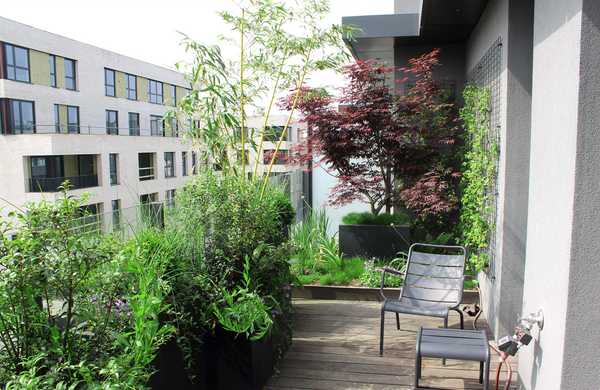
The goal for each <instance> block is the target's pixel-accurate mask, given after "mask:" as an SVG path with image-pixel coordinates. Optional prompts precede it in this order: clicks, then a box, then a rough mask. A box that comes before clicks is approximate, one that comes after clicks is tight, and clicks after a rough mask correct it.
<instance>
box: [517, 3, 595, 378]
mask: <svg viewBox="0 0 600 390" xmlns="http://www.w3.org/2000/svg"><path fill="white" fill-rule="evenodd" d="M581 6H582V1H581V0H536V2H535V18H534V52H533V53H534V54H533V82H532V115H531V124H532V126H531V149H530V151H531V154H530V161H531V162H530V171H529V212H528V227H527V246H526V248H527V249H526V250H527V261H526V264H525V278H524V279H525V288H524V294H523V297H524V298H523V311H524V312H525V313H529V312H535V311H537V310H539V309H543V311H544V315H545V320H546V323H545V326H544V330H543V331H541V332H539V333H538V332H534V336H535V341H534V342H532V343H531V344H530V345H529V346H528V347H526V348H523V349H522V350H521V351H520V352H519V376H520V378H521V381H522V384H523V388H525V389H544V390H553V389H592V388H595V389H597V388H598V383H595V384H594V386H585V385H580V384H579V383H578V384H577V385H575V386H565V385H564V384H563V383H562V379H563V377H564V378H566V377H567V376H570V374H571V373H577V374H578V375H579V374H583V373H582V372H580V371H578V370H577V368H576V367H575V366H578V365H581V366H582V367H585V365H587V364H588V363H587V362H585V360H586V359H593V360H594V361H596V362H597V361H598V358H597V356H596V355H595V353H592V354H590V355H585V354H581V355H577V354H576V353H575V352H574V351H573V350H572V347H576V348H579V349H581V350H582V352H585V351H589V350H590V349H597V346H598V343H597V340H595V339H593V338H591V339H590V338H588V333H592V334H594V333H595V334H597V330H594V329H592V328H591V327H589V326H586V325H589V324H590V323H589V322H587V320H586V321H584V322H582V323H580V324H577V325H576V324H572V323H570V322H569V326H570V327H571V328H572V329H573V330H576V329H577V328H578V327H583V328H584V329H580V330H582V332H581V333H579V334H578V335H576V337H581V338H582V340H579V341H576V340H574V339H573V337H575V334H571V335H568V334H566V333H565V329H566V326H567V321H566V316H567V307H568V305H569V304H575V303H576V302H575V301H574V300H576V299H583V300H584V301H581V302H578V305H581V306H579V307H578V308H581V307H585V309H586V311H585V312H581V313H580V314H579V315H577V317H576V318H575V320H581V319H582V318H589V317H588V316H590V315H591V314H590V312H589V309H590V306H589V305H591V304H593V301H597V300H598V293H597V290H596V292H595V293H594V290H595V289H596V288H597V287H595V288H592V287H591V286H590V285H589V281H590V279H593V278H594V276H592V275H581V274H578V275H577V278H576V279H574V280H573V281H570V279H573V278H575V275H573V274H572V273H571V272H577V273H579V272H580V271H581V269H578V268H577V267H576V266H574V267H573V268H571V257H572V256H574V257H573V258H577V259H579V260H580V261H581V265H582V266H583V265H584V264H586V265H587V264H589V262H591V261H594V262H597V260H596V259H593V258H592V257H588V258H587V260H583V258H584V257H585V256H588V255H591V254H590V253H588V252H587V248H591V247H592V246H593V245H595V244H593V243H592V241H593V240H597V239H598V236H597V235H596V236H595V237H593V238H592V237H590V236H589V234H593V233H592V232H593V230H588V232H585V233H584V232H581V233H582V234H584V236H583V237H581V239H579V238H577V237H575V236H574V235H573V233H574V232H573V230H572V226H573V221H574V217H575V218H579V219H578V220H576V221H577V223H581V225H580V226H579V227H580V228H587V227H588V226H586V223H587V224H589V223H590V221H587V222H586V220H585V218H583V217H584V215H585V214H586V213H590V212H593V210H591V209H589V208H588V207H587V206H591V205H592V203H593V202H590V199H587V198H585V196H587V195H586V194H584V193H582V194H580V195H582V196H583V197H580V195H578V197H577V199H578V200H577V202H575V201H574V198H575V195H574V194H575V186H576V185H575V170H576V164H578V165H579V166H580V167H584V169H588V168H595V167H594V164H595V163H597V158H598V154H597V153H596V156H594V158H593V159H591V160H588V161H587V163H586V160H585V159H584V156H582V155H581V153H582V152H581V151H578V150H577V148H578V144H579V145H581V142H582V141H583V140H584V139H585V137H583V135H587V136H589V135H590V133H589V132H588V133H586V131H584V132H582V134H580V135H578V124H579V123H580V122H579V119H578V115H579V114H580V112H581V111H580V105H579V99H580V82H579V81H580V80H579V77H580V39H581ZM590 70H591V69H590ZM590 70H588V71H590ZM595 71H596V72H597V67H596V68H595ZM581 108H583V106H581ZM588 108H589V107H588ZM596 108H597V107H596ZM594 115H596V114H594ZM590 123H593V122H590ZM582 137H583V138H582ZM594 142H595V143H594V144H592V145H591V147H592V148H595V147H596V145H597V142H598V141H597V140H595V141H594ZM580 147H581V146H580ZM596 150H597V149H596ZM594 159H596V160H594ZM597 173H598V172H597V171H596V172H593V173H592V172H585V175H586V176H585V177H582V176H578V183H577V186H578V188H579V186H580V185H582V184H584V183H586V180H589V179H590V178H591V175H592V174H595V175H597ZM596 185H597V184H596ZM586 191H587V190H584V192H586ZM588 195H589V196H590V197H591V199H592V200H593V199H594V198H595V197H597V191H591V192H590V193H589V194H588ZM579 202H582V205H580V204H579ZM576 205H577V211H576V212H575V213H574V206H576ZM584 205H585V207H584ZM595 222H596V223H597V220H596V221H595ZM574 244H577V245H584V246H583V248H586V249H574V246H573V245H574ZM580 250H582V251H583V252H580ZM597 253H598V252H597V251H596V252H595V253H594V254H596V255H597ZM592 256H593V255H592ZM596 267H597V266H596ZM590 270H591V271H594V270H595V268H594V267H592V268H591V269H590ZM584 272H585V271H584ZM596 275H597V273H596ZM577 279H579V280H581V282H582V284H581V285H577V284H576V283H572V282H574V281H575V280H577ZM596 283H597V282H596ZM570 284H571V285H570ZM570 287H571V288H572V289H574V290H575V291H571V292H569V288H570ZM590 290H591V291H590ZM588 292H590V293H592V295H587V293H588ZM569 300H571V302H570V301H569ZM571 310H572V309H571ZM582 310H583V309H582ZM594 315H597V314H594ZM594 326H596V327H597V324H595V325H594ZM565 336H567V338H569V341H568V342H569V346H568V348H566V349H565V344H564V343H565ZM570 343H575V344H573V345H570ZM583 343H590V345H589V346H584V345H583ZM565 352H569V353H572V354H571V356H570V357H571V358H572V360H571V361H570V362H567V361H566V359H567V357H568V355H565V356H564V357H563V354H564V353H565ZM563 359H564V360H563ZM564 370H566V371H568V372H569V375H567V374H563V371H564ZM584 375H588V378H589V375H597V372H595V373H593V374H592V373H587V374H584ZM565 383H566V380H565ZM590 383H591V382H590Z"/></svg>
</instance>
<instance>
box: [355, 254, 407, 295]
mask: <svg viewBox="0 0 600 390" xmlns="http://www.w3.org/2000/svg"><path fill="white" fill-rule="evenodd" d="M405 264H406V254H404V253H402V254H401V255H400V256H399V257H397V258H395V259H393V260H391V261H390V262H387V263H386V262H382V261H380V260H377V259H368V260H366V261H365V269H364V272H363V274H362V275H361V277H360V284H361V285H362V286H365V287H372V288H376V287H380V286H381V268H382V267H385V266H389V267H392V268H395V269H397V270H401V269H402V268H403V267H404V266H405ZM402 283H403V280H402V277H400V276H397V275H390V274H388V275H386V277H385V285H384V286H385V287H400V286H402Z"/></svg>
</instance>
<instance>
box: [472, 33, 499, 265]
mask: <svg viewBox="0 0 600 390" xmlns="http://www.w3.org/2000/svg"><path fill="white" fill-rule="evenodd" d="M501 77H502V38H500V37H499V38H498V39H497V40H496V41H495V42H494V43H493V44H492V46H490V48H489V49H488V50H487V52H486V53H485V54H484V55H483V57H482V58H481V60H479V63H477V65H476V66H475V67H474V68H473V69H472V70H471V72H470V74H469V76H468V79H469V82H471V83H473V84H476V85H478V86H480V87H483V88H487V89H488V90H489V92H490V110H489V124H490V132H489V133H488V134H487V137H486V138H485V139H484V141H483V142H484V143H485V145H483V146H484V147H485V149H486V150H488V151H489V152H490V153H492V152H493V150H492V145H498V146H499V145H500V129H501V126H502V120H501V112H502V106H501V105H502V99H501V97H502V83H501ZM497 150H498V156H497V158H496V167H495V170H494V172H495V173H496V176H495V177H494V178H493V179H492V180H491V183H492V184H491V185H490V186H489V188H488V189H487V195H488V196H487V197H486V199H487V201H488V204H487V205H486V206H487V207H486V210H488V215H487V220H488V222H489V225H490V226H491V227H492V229H491V232H490V237H489V245H488V248H487V254H488V259H489V272H490V275H492V277H493V276H494V275H495V274H496V269H495V263H496V261H495V260H496V239H497V237H496V235H497V233H496V218H497V216H498V204H497V203H498V168H499V161H500V156H499V150H500V149H499V147H497Z"/></svg>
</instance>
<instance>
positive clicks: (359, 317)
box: [267, 299, 516, 390]
mask: <svg viewBox="0 0 600 390" xmlns="http://www.w3.org/2000/svg"><path fill="white" fill-rule="evenodd" d="M380 305H381V304H380V303H378V302H357V301H321V300H300V299H299V300H295V301H294V306H295V309H296V313H295V316H294V321H295V323H294V340H293V345H292V347H291V349H290V350H289V351H288V353H287V355H286V356H285V358H284V359H283V361H282V362H281V364H280V367H279V372H278V373H277V374H276V375H274V376H273V378H271V380H270V382H269V384H268V385H267V389H269V390H281V389H289V390H296V389H323V390H338V389H372V390H383V389H412V388H413V381H414V371H415V369H414V358H415V337H416V332H417V329H418V327H419V326H421V325H422V326H426V327H440V326H442V324H443V321H442V320H439V319H435V318H427V317H416V316H404V315H402V316H401V317H400V327H401V330H400V331H398V330H396V323H395V318H394V315H393V313H388V314H387V316H386V326H385V341H384V355H383V357H380V356H379V315H380V308H381V306H380ZM478 325H479V326H486V324H485V321H484V320H482V319H480V320H479V321H478ZM449 326H451V327H458V315H456V314H455V313H454V315H451V317H450V321H449ZM465 328H467V329H472V322H471V320H470V318H468V317H466V318H465ZM493 356H494V360H493V364H492V370H493V371H490V389H493V388H494V387H495V370H496V367H497V364H498V358H497V356H495V354H493ZM512 367H513V370H514V371H515V372H516V364H515V363H514V362H513V364H512ZM422 374H423V377H422V380H421V381H420V382H419V385H420V386H422V387H429V388H435V389H481V388H482V385H480V384H479V383H478V378H479V363H476V362H462V361H454V360H449V361H447V363H446V365H445V366H443V365H442V363H441V360H440V359H424V360H423V373H422ZM514 376H515V375H513V381H514ZM501 378H505V372H502V374H501ZM501 386H504V381H501ZM500 388H502V387H500Z"/></svg>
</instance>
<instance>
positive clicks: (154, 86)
mask: <svg viewBox="0 0 600 390" xmlns="http://www.w3.org/2000/svg"><path fill="white" fill-rule="evenodd" d="M148 101H149V102H150V103H156V104H163V84H162V83H161V82H160V81H154V80H148Z"/></svg>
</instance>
